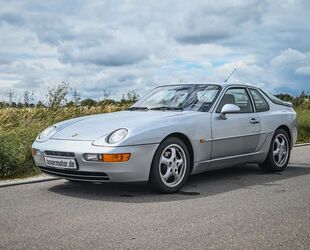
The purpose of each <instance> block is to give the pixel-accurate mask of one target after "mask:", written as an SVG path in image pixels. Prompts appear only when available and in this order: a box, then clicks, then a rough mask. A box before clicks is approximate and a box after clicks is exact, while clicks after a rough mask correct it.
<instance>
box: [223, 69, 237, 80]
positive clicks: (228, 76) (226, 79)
mask: <svg viewBox="0 0 310 250" xmlns="http://www.w3.org/2000/svg"><path fill="white" fill-rule="evenodd" d="M236 70H237V69H236V68H234V70H233V71H232V72H231V73H230V75H229V76H228V77H227V79H226V80H225V81H224V82H227V81H228V80H229V78H230V77H231V76H232V75H233V73H235V71H236Z"/></svg>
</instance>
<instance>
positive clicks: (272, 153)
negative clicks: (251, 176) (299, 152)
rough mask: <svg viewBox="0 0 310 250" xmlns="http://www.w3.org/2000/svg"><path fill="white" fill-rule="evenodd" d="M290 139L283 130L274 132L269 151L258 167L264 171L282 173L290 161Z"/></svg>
mask: <svg viewBox="0 0 310 250" xmlns="http://www.w3.org/2000/svg"><path fill="white" fill-rule="evenodd" d="M290 153H291V148H290V139H289V136H288V134H287V132H286V131H285V130H283V129H278V130H276V132H275V134H274V136H273V138H272V140H271V145H270V149H269V153H268V156H267V158H266V160H265V162H264V163H262V164H261V165H260V167H261V169H263V170H265V171H271V172H278V171H283V170H284V169H285V168H286V166H287V164H288V162H289V159H290Z"/></svg>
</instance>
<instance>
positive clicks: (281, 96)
mask: <svg viewBox="0 0 310 250" xmlns="http://www.w3.org/2000/svg"><path fill="white" fill-rule="evenodd" d="M276 97H278V98H279V99H281V100H283V101H286V102H292V101H293V100H294V97H293V96H291V95H289V94H278V95H276Z"/></svg>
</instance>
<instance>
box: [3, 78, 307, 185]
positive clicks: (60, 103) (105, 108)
mask: <svg viewBox="0 0 310 250" xmlns="http://www.w3.org/2000/svg"><path fill="white" fill-rule="evenodd" d="M69 91H70V88H69V85H68V84H66V83H62V84H61V85H60V86H58V87H56V88H53V89H50V90H49V92H48V95H47V98H46V103H43V102H42V101H40V102H38V103H37V104H36V105H34V104H30V103H29V99H30V98H29V95H30V94H29V93H28V92H25V95H24V102H23V103H17V104H16V103H12V104H11V105H9V104H7V103H0V179H8V178H15V177H24V176H29V175H34V174H36V173H38V172H39V171H38V169H37V168H36V167H35V166H34V163H33V160H32V156H31V144H32V142H33V141H34V140H35V138H36V136H37V135H38V134H39V133H40V132H41V131H42V130H43V129H45V128H46V127H48V126H50V125H52V124H54V123H56V122H59V121H63V120H66V119H70V118H73V117H78V116H85V115H92V114H98V113H108V112H114V111H119V110H124V109H126V108H128V107H129V106H130V105H132V104H133V103H134V102H135V101H136V99H137V98H138V96H137V94H136V93H135V92H129V93H127V94H124V95H123V97H122V99H121V100H120V101H115V100H112V99H109V98H108V97H109V93H105V96H104V99H103V100H101V101H95V100H92V99H84V100H81V99H80V98H79V97H78V96H75V97H74V99H73V100H72V101H70V102H68V100H67V96H68V93H69ZM278 97H280V98H282V99H284V100H286V101H291V102H292V103H294V105H295V108H296V111H297V113H298V132H299V134H298V142H309V141H310V102H309V96H307V95H305V94H304V93H302V95H300V96H298V97H295V98H294V97H291V96H289V95H282V96H278Z"/></svg>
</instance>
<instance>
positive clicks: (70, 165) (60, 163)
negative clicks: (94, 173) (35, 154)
mask: <svg viewBox="0 0 310 250" xmlns="http://www.w3.org/2000/svg"><path fill="white" fill-rule="evenodd" d="M45 163H46V165H47V166H49V167H53V168H61V169H77V165H76V162H75V159H74V158H54V157H47V156H45Z"/></svg>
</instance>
